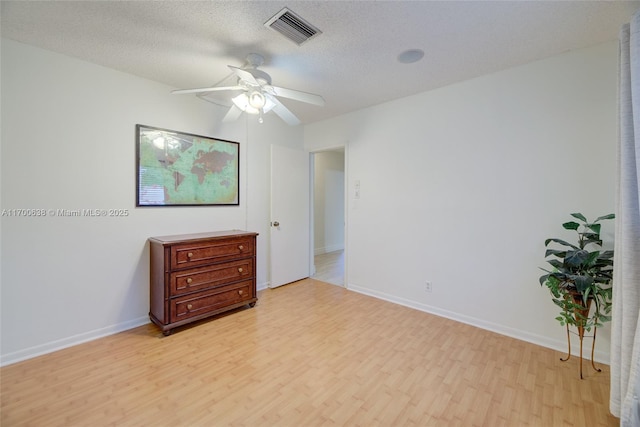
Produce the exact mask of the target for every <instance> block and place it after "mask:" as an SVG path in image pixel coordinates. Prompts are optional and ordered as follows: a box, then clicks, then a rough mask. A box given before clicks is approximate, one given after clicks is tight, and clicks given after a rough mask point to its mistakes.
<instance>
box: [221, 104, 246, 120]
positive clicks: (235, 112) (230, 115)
mask: <svg viewBox="0 0 640 427" xmlns="http://www.w3.org/2000/svg"><path fill="white" fill-rule="evenodd" d="M240 114H242V110H241V109H239V108H238V107H237V106H236V105H235V104H233V105H232V106H231V108H229V111H227V114H225V116H224V118H223V119H222V121H223V122H232V121H234V120H237V119H238V117H240Z"/></svg>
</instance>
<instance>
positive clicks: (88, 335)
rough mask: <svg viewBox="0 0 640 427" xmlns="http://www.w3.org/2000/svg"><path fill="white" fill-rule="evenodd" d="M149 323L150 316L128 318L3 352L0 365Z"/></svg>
mask: <svg viewBox="0 0 640 427" xmlns="http://www.w3.org/2000/svg"><path fill="white" fill-rule="evenodd" d="M147 323H150V320H149V316H144V317H139V318H137V319H133V320H128V321H126V322H122V323H118V324H116V325H111V326H107V327H105V328H100V329H96V330H93V331H89V332H84V333H82V334H78V335H74V336H71V337H67V338H63V339H60V340H56V341H51V342H48V343H45V344H40V345H37V346H34V347H30V348H26V349H24V350H19V351H15V352H13V353H8V354H3V355H1V356H0V366H6V365H10V364H12V363H17V362H21V361H23V360H27V359H32V358H34V357H37V356H42V355H43V354H48V353H53V352H54V351H58V350H62V349H65V348H68V347H73V346H74V345H78V344H82V343H85V342H89V341H93V340H96V339H98V338H103V337H106V336H109V335H113V334H117V333H118V332H122V331H126V330H128V329H133V328H137V327H138V326H142V325H146V324H147Z"/></svg>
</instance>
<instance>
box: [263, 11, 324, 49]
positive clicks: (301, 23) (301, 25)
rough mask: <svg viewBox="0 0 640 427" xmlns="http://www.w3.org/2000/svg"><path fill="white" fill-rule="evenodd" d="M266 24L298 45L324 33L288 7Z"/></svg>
mask: <svg viewBox="0 0 640 427" xmlns="http://www.w3.org/2000/svg"><path fill="white" fill-rule="evenodd" d="M264 25H265V27H269V28H272V29H274V30H276V31H277V32H279V33H280V34H282V35H283V36H285V37H286V38H288V39H289V40H291V41H292V42H294V43H295V44H297V45H298V46H300V45H302V44H303V43H305V42H307V41H309V40H311V39H312V38H314V37H315V36H317V35H320V34H322V31H320V30H319V29H317V28H316V27H314V26H313V25H311V24H309V23H308V22H307V21H305V20H304V19H302V18H301V17H300V16H298V15H296V14H295V13H293V12H292V11H291V10H289V9H287V8H286V7H285V8H284V9H282V10H281V11H280V12H278V13H277V14H276V15H275V16H274V17H273V18H271V19H269V20H268V21H267V22H265V24H264Z"/></svg>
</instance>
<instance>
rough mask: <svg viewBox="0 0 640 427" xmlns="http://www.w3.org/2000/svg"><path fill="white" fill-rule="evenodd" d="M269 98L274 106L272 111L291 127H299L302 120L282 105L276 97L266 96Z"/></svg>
mask: <svg viewBox="0 0 640 427" xmlns="http://www.w3.org/2000/svg"><path fill="white" fill-rule="evenodd" d="M266 96H267V98H269V100H271V102H273V104H274V106H273V108H272V109H271V111H273V112H274V113H276V114H277V115H278V116H279V117H280V118H281V119H282V120H284V121H285V123H287V124H288V125H290V126H297V125H299V124H300V119H298V118H297V117H296V116H295V115H294V114H293V113H292V112H291V111H289V109H288V108H287V107H285V106H284V105H282V103H281V102H280V101H278V100H277V99H276V98H275V97H274V96H271V95H269V94H266Z"/></svg>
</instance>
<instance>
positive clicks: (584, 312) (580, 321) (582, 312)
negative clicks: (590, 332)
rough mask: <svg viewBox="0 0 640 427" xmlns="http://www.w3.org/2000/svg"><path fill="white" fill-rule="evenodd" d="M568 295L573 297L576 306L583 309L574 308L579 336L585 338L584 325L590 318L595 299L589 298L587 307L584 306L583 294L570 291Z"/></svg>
mask: <svg viewBox="0 0 640 427" xmlns="http://www.w3.org/2000/svg"><path fill="white" fill-rule="evenodd" d="M568 295H569V296H570V297H571V300H572V301H573V303H574V304H575V305H579V306H581V307H582V308H577V307H576V308H574V310H573V317H574V318H575V319H576V325H577V328H578V334H579V335H580V338H582V337H584V325H585V324H586V322H587V320H586V319H587V318H588V317H589V312H590V311H591V302H592V301H593V298H587V306H586V307H585V306H584V301H583V299H582V294H580V293H578V292H577V291H574V290H570V291H568Z"/></svg>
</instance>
